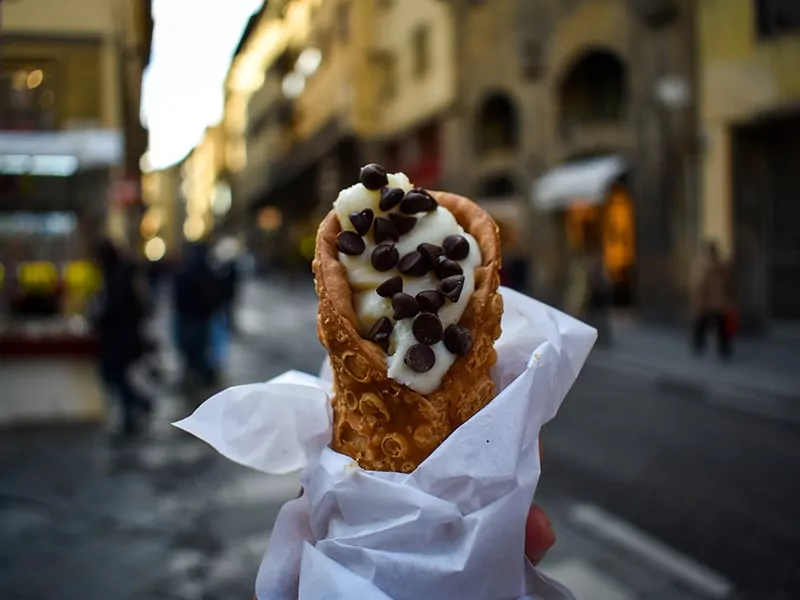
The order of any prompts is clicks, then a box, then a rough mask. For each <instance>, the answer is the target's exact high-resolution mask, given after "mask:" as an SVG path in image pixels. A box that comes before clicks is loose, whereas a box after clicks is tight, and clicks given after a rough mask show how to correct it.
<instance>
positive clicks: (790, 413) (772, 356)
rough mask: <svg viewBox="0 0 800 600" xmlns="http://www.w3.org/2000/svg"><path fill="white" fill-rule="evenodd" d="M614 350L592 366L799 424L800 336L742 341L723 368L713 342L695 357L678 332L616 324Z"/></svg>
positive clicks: (601, 353)
mask: <svg viewBox="0 0 800 600" xmlns="http://www.w3.org/2000/svg"><path fill="white" fill-rule="evenodd" d="M612 335H613V343H612V346H611V347H610V348H602V347H595V349H594V350H593V351H592V354H591V355H590V357H589V362H588V365H589V366H590V367H598V368H601V369H605V370H607V371H609V372H612V373H616V374H619V375H623V376H625V377H631V378H634V379H636V380H639V381H643V382H645V383H646V384H647V385H650V386H653V387H654V388H657V389H660V390H665V391H670V392H674V393H677V394H681V395H683V396H685V397H691V398H697V399H700V400H703V401H707V402H709V403H712V404H718V405H724V406H726V407H729V408H733V409H740V410H744V411H746V412H752V413H755V414H760V415H762V416H766V417H772V418H777V419H781V420H789V421H792V422H800V336H798V337H797V338H794V337H793V336H786V337H784V338H782V339H757V338H739V339H737V340H735V342H734V356H733V359H732V360H731V361H730V363H723V362H722V361H721V360H720V359H719V358H718V356H717V354H716V352H715V347H714V344H713V342H714V340H713V339H711V338H709V340H708V342H709V347H708V348H707V351H706V353H705V354H703V355H701V356H695V355H694V354H693V353H692V351H691V348H690V346H689V341H688V334H687V333H686V332H683V331H680V330H677V329H668V328H658V327H655V326H650V325H646V324H637V323H632V322H617V323H616V324H615V326H614V330H613V333H612Z"/></svg>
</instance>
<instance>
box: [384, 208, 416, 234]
mask: <svg viewBox="0 0 800 600" xmlns="http://www.w3.org/2000/svg"><path fill="white" fill-rule="evenodd" d="M389 220H390V221H391V222H392V225H394V228H395V229H397V233H399V234H400V235H405V234H407V233H408V232H409V231H411V230H412V229H414V225H416V224H417V219H416V217H408V216H406V215H401V214H399V213H392V214H390V215H389Z"/></svg>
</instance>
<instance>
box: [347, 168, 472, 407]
mask: <svg viewBox="0 0 800 600" xmlns="http://www.w3.org/2000/svg"><path fill="white" fill-rule="evenodd" d="M388 177H389V187H399V188H402V189H403V191H405V192H408V190H410V189H411V187H412V186H411V183H410V182H409V180H408V177H406V176H405V175H404V174H402V173H395V174H391V175H389V176H388ZM379 200H380V193H379V192H378V191H370V190H368V189H366V188H365V187H364V186H363V185H361V184H360V183H359V184H356V185H354V186H351V187H349V188H347V189H344V190H342V191H341V192H340V193H339V197H338V198H337V199H336V202H334V204H333V209H334V211H335V212H336V215H337V217H338V218H339V223H340V225H341V227H342V229H343V230H351V231H352V230H354V228H353V225H352V223H350V213H352V212H360V211H362V210H364V209H365V208H369V209H371V210H372V211H373V212H374V213H375V216H376V217H379V216H385V215H386V214H387V213H386V212H384V211H382V210H380V209H379V208H378V202H379ZM390 212H397V209H394V210H392V211H390ZM414 216H415V217H417V223H416V225H415V226H414V228H413V229H412V230H411V231H410V232H408V233H407V234H405V235H403V236H401V237H400V241H399V242H398V243H397V244H396V246H395V247H396V248H397V251H398V252H399V254H400V257H401V258H402V257H403V256H404V255H405V254H408V253H409V252H413V251H414V250H416V249H417V246H419V245H420V244H421V243H424V242H426V243H429V244H435V245H437V246H441V245H442V242H443V241H444V239H445V238H446V237H447V236H448V235H462V236H464V238H466V240H467V241H468V242H469V246H470V251H469V255H468V256H467V258H465V259H464V260H460V261H457V262H458V263H459V264H460V265H461V268H462V269H463V271H464V287H463V289H462V291H461V296H460V297H459V299H458V302H452V301H450V300H445V303H444V305H443V306H442V308H440V309H439V312H438V313H437V314H438V316H439V319H440V320H441V322H442V328H443V329H447V327H448V325H452V324H454V323H458V321H459V320H460V319H461V315H463V314H464V311H465V310H466V308H467V304H468V303H469V299H470V297H471V296H472V293H473V292H474V291H475V269H476V268H477V267H479V266H480V264H481V260H482V259H481V250H480V247H479V246H478V243H477V242H476V241H475V238H473V237H472V236H471V235H470V234H468V233H466V232H465V231H464V229H463V228H462V227H461V226H460V225H459V224H458V222H457V221H456V219H455V217H454V216H453V214H452V213H451V212H450V211H449V210H447V209H446V208H444V207H443V206H439V207H438V208H437V209H436V210H435V211H431V212H430V213H419V214H417V215H414ZM364 242H365V243H366V249H365V251H364V252H363V253H361V254H360V255H358V256H349V255H346V254H342V253H341V252H340V253H339V260H340V261H341V262H342V264H343V265H344V266H345V268H346V269H347V275H348V278H349V280H350V286H351V288H352V289H353V304H354V306H353V308H354V309H355V312H356V316H357V317H358V321H359V322H358V329H359V332H360V333H361V335H367V333H368V332H369V330H370V329H371V328H372V326H373V325H374V323H375V322H376V321H377V320H378V319H379V318H381V317H388V318H389V319H391V318H392V314H393V312H394V311H393V310H392V303H391V299H389V298H381V297H380V296H378V294H377V293H376V291H375V288H377V287H378V286H379V285H380V284H381V283H383V282H384V281H386V280H387V279H389V278H391V277H394V276H396V275H401V273H400V272H399V271H398V270H397V268H396V267H395V268H394V269H391V270H389V271H384V272H379V271H376V270H375V269H374V268H373V267H372V263H371V261H370V256H371V254H372V250H373V249H374V248H375V243H374V242H373V241H372V229H370V232H369V233H368V234H367V235H366V236H364ZM401 276H402V277H403V291H404V292H405V293H407V294H410V295H412V296H416V295H417V294H418V293H419V292H422V291H424V290H435V289H436V286H437V285H438V283H439V280H438V279H437V278H436V276H435V275H434V274H433V272H429V273H428V274H426V275H425V276H423V277H409V276H407V275H401ZM393 323H394V329H393V330H392V334H391V336H390V341H389V355H388V357H387V364H388V375H389V377H391V378H392V379H394V380H395V381H398V382H399V383H402V384H404V385H407V386H408V387H410V388H411V389H413V390H415V391H417V392H419V393H421V394H429V393H431V392H433V391H435V390H436V388H438V387H439V385H440V384H441V382H442V379H443V378H444V376H445V374H446V373H447V371H448V369H450V367H451V366H452V365H453V363H454V362H455V360H456V358H457V357H456V356H455V355H454V354H452V353H451V352H450V351H449V350H447V348H445V345H444V342H438V343H437V344H434V345H433V346H431V349H432V350H433V352H434V355H435V359H436V361H435V363H434V365H433V367H432V368H431V369H430V370H429V371H426V372H425V373H417V372H416V371H414V370H413V369H411V368H410V367H408V365H406V363H405V360H404V359H405V356H406V353H407V352H408V349H409V348H411V346H413V345H414V344H416V343H417V340H416V338H415V337H414V333H413V331H412V326H413V323H414V319H413V318H411V319H401V320H400V321H396V322H395V321H394V320H393Z"/></svg>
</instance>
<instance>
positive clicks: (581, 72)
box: [559, 50, 627, 131]
mask: <svg viewBox="0 0 800 600" xmlns="http://www.w3.org/2000/svg"><path fill="white" fill-rule="evenodd" d="M626 88H627V73H626V71H625V66H624V65H623V64H622V61H620V60H619V58H617V57H616V56H615V55H614V54H612V53H611V52H608V51H605V50H593V51H590V52H587V53H586V54H584V55H583V56H582V57H581V58H580V59H579V60H578V61H577V62H576V63H575V64H574V65H573V66H572V68H571V69H570V70H569V72H568V73H567V74H566V76H565V77H564V79H563V80H562V82H561V86H560V89H559V106H560V110H561V121H560V123H561V128H562V131H563V130H565V129H570V128H572V127H574V126H576V125H578V126H579V125H589V124H597V123H609V122H615V121H619V120H621V119H622V118H623V117H624V115H625V110H626V107H627V89H626Z"/></svg>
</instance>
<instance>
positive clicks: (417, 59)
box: [411, 25, 431, 78]
mask: <svg viewBox="0 0 800 600" xmlns="http://www.w3.org/2000/svg"><path fill="white" fill-rule="evenodd" d="M430 37H431V36H430V28H429V27H428V26H427V25H419V26H418V27H416V28H415V29H414V33H413V41H412V45H411V47H412V49H413V61H414V64H413V67H412V68H413V71H412V72H413V74H414V76H415V77H417V78H421V77H424V76H425V75H427V73H428V71H429V70H430V67H431V62H430V61H431V56H430V54H431V49H430V44H431V42H430Z"/></svg>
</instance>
